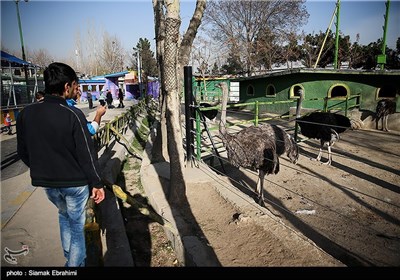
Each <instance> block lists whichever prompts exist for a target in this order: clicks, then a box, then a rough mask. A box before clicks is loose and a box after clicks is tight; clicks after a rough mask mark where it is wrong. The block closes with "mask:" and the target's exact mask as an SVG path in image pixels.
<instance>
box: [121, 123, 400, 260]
mask: <svg viewBox="0 0 400 280" xmlns="http://www.w3.org/2000/svg"><path fill="white" fill-rule="evenodd" d="M399 143H400V133H398V132H389V133H387V132H381V131H376V130H350V131H347V132H345V133H343V134H342V135H341V139H340V140H339V141H338V142H337V143H336V144H335V146H334V147H333V149H332V151H333V163H332V165H331V166H326V165H323V164H321V163H320V162H316V161H312V160H310V157H314V158H315V157H316V155H317V154H318V149H319V143H318V142H317V141H316V140H307V141H304V142H301V143H299V147H300V158H299V162H298V163H297V165H293V164H291V163H290V162H289V161H288V160H287V158H286V156H282V157H281V161H280V163H281V168H280V172H279V173H278V174H276V175H269V176H267V177H266V182H265V203H266V205H267V206H266V208H267V209H268V211H269V212H270V215H269V216H268V217H269V218H268V219H266V217H267V215H264V214H262V213H260V214H259V215H254V214H251V213H249V212H248V208H247V207H245V208H240V207H238V206H237V205H235V203H232V202H231V201H227V200H225V199H224V198H223V197H222V196H221V195H220V194H219V193H218V191H217V190H218V187H217V186H220V185H221V184H225V185H226V182H228V185H229V182H230V186H229V187H230V188H233V189H235V190H239V193H240V194H241V195H242V197H241V199H243V200H245V201H246V200H247V201H248V202H249V205H251V204H254V199H255V193H254V186H255V184H256V180H257V174H256V173H255V172H252V171H249V170H246V169H242V168H241V169H236V168H234V167H232V166H229V164H228V163H227V162H226V161H225V160H226V158H224V157H225V155H224V154H221V157H222V158H223V162H224V167H225V171H226V176H225V175H216V174H217V173H215V174H213V176H216V178H217V179H216V180H215V184H189V185H188V186H187V193H186V195H187V199H188V204H189V205H190V211H191V213H192V214H193V216H194V217H195V220H196V223H197V224H198V225H199V226H200V228H201V232H200V233H199V235H202V236H200V237H202V238H203V240H204V242H206V243H207V244H208V245H209V246H211V247H212V249H213V250H214V253H215V255H216V257H217V258H218V261H219V262H220V265H221V266H224V267H229V266H268V267H270V266H343V265H345V266H397V267H398V266H400V171H399V162H400V161H399V160H400V149H399ZM132 160H133V159H129V161H132ZM323 161H326V153H324V157H323ZM130 164H132V165H133V164H135V163H130ZM216 170H221V168H220V167H216ZM200 172H201V171H200ZM204 172H205V174H204V176H208V175H210V174H207V172H208V171H204ZM124 174H125V180H126V186H129V187H128V188H131V186H133V185H138V184H137V180H138V177H137V176H138V171H133V170H128V171H126V172H124ZM218 178H220V179H221V181H219V179H218ZM221 182H224V183H221ZM130 191H131V193H132V194H133V193H134V192H136V191H140V192H141V193H140V195H141V196H145V194H144V193H143V192H142V191H141V190H133V189H131V190H130ZM250 208H251V206H250ZM129 215H131V216H129ZM127 217H128V218H127V231H128V234H130V235H131V236H132V242H135V243H136V245H134V244H133V243H132V245H134V246H133V254H134V255H135V256H136V257H135V258H136V259H137V260H139V259H140V258H144V259H145V260H144V261H143V263H142V264H140V261H138V266H139V265H143V266H179V264H178V263H177V260H176V256H175V255H174V253H173V250H172V248H171V246H170V244H169V242H168V240H167V239H166V237H165V235H164V234H163V231H162V230H161V228H160V227H159V226H158V225H157V224H154V223H150V222H149V221H148V220H143V217H141V218H139V221H137V219H138V215H135V214H132V213H131V214H128V216H127ZM270 217H272V218H275V219H276V223H275V222H274V223H271V219H270ZM134 221H136V222H137V223H142V225H143V226H142V227H141V228H144V229H145V230H144V232H143V231H142V232H135V229H136V230H137V229H138V228H140V227H138V226H137V225H135V224H134ZM279 223H281V225H280V226H277V224H279ZM293 233H298V236H296V234H293ZM149 236H151V237H149ZM288 236H289V237H290V238H289V239H288ZM283 237H286V239H284V238H283ZM296 238H302V239H308V241H307V242H306V243H308V244H314V247H315V248H316V249H315V250H310V249H309V247H307V246H305V247H302V246H298V245H297V244H298V243H296V242H295V240H293V239H296ZM143 239H144V240H143ZM134 240H136V241H134ZM149 240H151V242H150V243H149ZM285 240H286V241H285ZM146 242H147V243H146ZM135 246H136V247H135ZM150 248H151V249H150ZM141 250H142V251H144V253H142V252H141ZM325 252H326V253H325ZM332 257H333V258H332Z"/></svg>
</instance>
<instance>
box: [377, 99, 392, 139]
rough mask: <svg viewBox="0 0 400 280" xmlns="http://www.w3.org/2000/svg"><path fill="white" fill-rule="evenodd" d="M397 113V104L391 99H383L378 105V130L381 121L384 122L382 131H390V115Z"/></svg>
mask: <svg viewBox="0 0 400 280" xmlns="http://www.w3.org/2000/svg"><path fill="white" fill-rule="evenodd" d="M394 113H396V102H395V101H393V100H390V99H381V100H379V101H378V104H377V105H376V129H379V128H378V127H379V121H380V120H381V121H382V130H384V131H389V129H388V125H387V122H388V118H389V115H390V114H394Z"/></svg>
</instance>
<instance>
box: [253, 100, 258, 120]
mask: <svg viewBox="0 0 400 280" xmlns="http://www.w3.org/2000/svg"><path fill="white" fill-rule="evenodd" d="M255 106H256V108H255V118H254V126H258V112H259V109H258V106H259V105H258V101H256V103H255Z"/></svg>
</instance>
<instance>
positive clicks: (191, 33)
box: [153, 0, 206, 204]
mask: <svg viewBox="0 0 400 280" xmlns="http://www.w3.org/2000/svg"><path fill="white" fill-rule="evenodd" d="M205 5H206V1H205V0H197V2H196V9H195V11H194V14H193V17H192V19H191V20H190V23H189V27H188V29H187V30H186V33H185V34H184V36H183V38H182V40H180V37H179V28H180V25H181V19H180V1H179V0H165V1H163V0H153V9H154V19H155V33H156V42H157V62H158V65H159V67H160V80H161V84H162V86H161V90H162V91H161V96H162V97H161V98H162V102H163V103H162V106H161V108H162V109H163V110H164V109H165V113H163V112H162V114H161V117H162V118H163V117H165V125H166V134H167V142H162V143H161V144H162V145H161V148H162V149H163V150H164V149H165V148H167V149H168V157H169V161H170V180H171V181H170V186H171V189H170V192H169V199H170V202H171V203H174V204H181V203H182V202H183V199H184V196H185V190H186V185H185V179H184V168H185V164H184V153H183V142H182V131H181V122H180V93H181V89H182V86H181V85H182V81H181V80H182V77H183V66H185V65H187V64H188V62H189V59H190V52H191V48H192V44H193V40H194V38H195V36H196V34H197V30H198V27H199V26H200V23H201V19H202V16H203V13H204V9H205ZM161 125H163V120H162V119H161ZM161 131H165V130H164V129H163V128H161ZM167 143H168V145H166V144H167ZM188 160H191V159H188ZM172 186H173V187H172Z"/></svg>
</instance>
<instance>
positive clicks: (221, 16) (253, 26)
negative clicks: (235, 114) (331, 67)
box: [204, 0, 309, 74]
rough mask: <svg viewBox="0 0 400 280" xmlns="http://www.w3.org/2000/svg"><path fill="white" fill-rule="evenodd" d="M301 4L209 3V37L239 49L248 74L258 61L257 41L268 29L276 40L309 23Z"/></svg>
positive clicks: (277, 0) (206, 16)
mask: <svg viewBox="0 0 400 280" xmlns="http://www.w3.org/2000/svg"><path fill="white" fill-rule="evenodd" d="M304 3H305V0H299V1H281V0H270V1H246V0H238V1H228V0H221V1H210V2H209V5H208V7H207V11H206V13H205V14H204V21H205V23H206V24H208V25H209V26H210V27H211V30H209V32H208V33H209V34H212V37H213V38H214V40H217V41H219V42H220V44H221V46H226V47H228V49H232V47H233V48H235V49H240V50H241V56H242V57H241V60H242V61H244V63H245V67H244V68H245V69H246V72H247V73H248V74H251V73H252V72H253V70H254V66H255V65H254V64H255V62H256V61H260V60H261V59H259V58H256V57H255V56H257V51H256V46H255V40H256V38H257V36H259V34H260V33H262V32H264V30H265V29H268V30H270V32H273V33H274V34H276V35H277V36H279V35H280V33H281V32H283V31H285V32H289V31H291V30H295V29H297V28H298V27H299V26H300V25H302V24H303V23H305V22H306V21H307V19H308V16H309V15H308V13H307V11H306V9H305V6H304Z"/></svg>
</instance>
